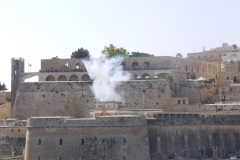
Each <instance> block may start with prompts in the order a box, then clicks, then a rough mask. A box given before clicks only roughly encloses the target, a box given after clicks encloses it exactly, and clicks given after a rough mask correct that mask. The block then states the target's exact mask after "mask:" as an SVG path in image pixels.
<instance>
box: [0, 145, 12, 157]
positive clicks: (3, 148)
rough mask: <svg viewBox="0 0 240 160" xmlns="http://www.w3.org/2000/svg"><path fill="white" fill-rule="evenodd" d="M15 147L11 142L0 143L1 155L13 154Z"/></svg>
mask: <svg viewBox="0 0 240 160" xmlns="http://www.w3.org/2000/svg"><path fill="white" fill-rule="evenodd" d="M12 152H13V148H12V146H11V145H9V144H6V143H5V144H1V145H0V155H2V156H12Z"/></svg>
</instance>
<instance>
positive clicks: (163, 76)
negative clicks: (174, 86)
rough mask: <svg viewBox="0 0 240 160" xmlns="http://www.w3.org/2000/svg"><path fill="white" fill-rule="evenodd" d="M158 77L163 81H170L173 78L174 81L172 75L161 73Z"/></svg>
mask: <svg viewBox="0 0 240 160" xmlns="http://www.w3.org/2000/svg"><path fill="white" fill-rule="evenodd" d="M157 76H158V77H159V78H161V79H168V77H171V78H172V79H173V77H172V75H171V74H169V73H160V74H157Z"/></svg>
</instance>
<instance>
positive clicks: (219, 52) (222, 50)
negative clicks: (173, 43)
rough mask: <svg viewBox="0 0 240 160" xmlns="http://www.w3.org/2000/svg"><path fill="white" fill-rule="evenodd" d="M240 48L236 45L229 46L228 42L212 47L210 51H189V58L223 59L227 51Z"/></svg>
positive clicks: (236, 50)
mask: <svg viewBox="0 0 240 160" xmlns="http://www.w3.org/2000/svg"><path fill="white" fill-rule="evenodd" d="M238 51H239V48H238V47H237V46H236V45H232V46H229V45H228V43H223V44H222V46H221V47H216V48H212V49H210V50H209V51H206V50H203V52H197V53H188V54H187V58H188V59H195V60H197V59H198V60H203V61H210V62H213V61H220V62H221V61H222V57H224V56H226V54H227V53H229V52H230V53H234V52H238Z"/></svg>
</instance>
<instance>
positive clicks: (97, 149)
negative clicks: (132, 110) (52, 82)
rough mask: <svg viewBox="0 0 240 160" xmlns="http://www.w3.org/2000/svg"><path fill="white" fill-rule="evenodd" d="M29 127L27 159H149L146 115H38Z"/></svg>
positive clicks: (30, 121) (30, 120)
mask: <svg viewBox="0 0 240 160" xmlns="http://www.w3.org/2000/svg"><path fill="white" fill-rule="evenodd" d="M38 122H39V123H38ZM27 128H28V129H27V137H26V138H27V141H26V142H27V143H26V152H25V160H32V159H38V157H39V158H40V159H81V158H82V159H83V158H84V159H118V160H122V159H124V158H125V159H150V157H149V148H148V135H147V126H146V119H145V117H136V116H131V117H126V116H124V117H98V118H97V119H68V118H64V117H59V118H57V117H54V118H47V117H45V118H41V117H39V118H30V119H29V123H28V126H27Z"/></svg>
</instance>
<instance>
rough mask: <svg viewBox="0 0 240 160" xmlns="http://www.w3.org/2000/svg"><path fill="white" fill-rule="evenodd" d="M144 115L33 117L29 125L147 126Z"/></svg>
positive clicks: (29, 120)
mask: <svg viewBox="0 0 240 160" xmlns="http://www.w3.org/2000/svg"><path fill="white" fill-rule="evenodd" d="M146 125H147V122H146V118H145V117H144V116H129V115H127V116H104V117H97V118H72V117H60V116H58V117H32V118H29V119H28V123H27V127H112V126H114V127H115V126H116V127H117V126H125V127H128V126H146Z"/></svg>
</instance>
